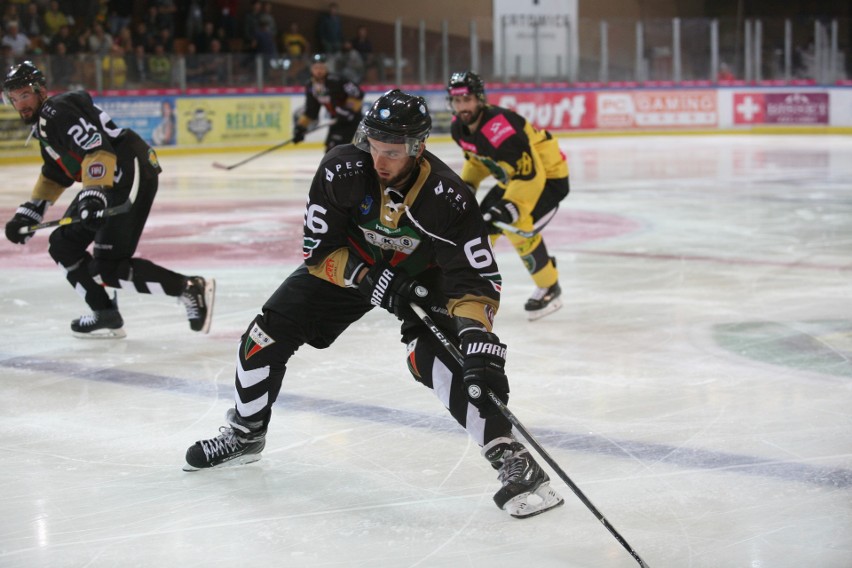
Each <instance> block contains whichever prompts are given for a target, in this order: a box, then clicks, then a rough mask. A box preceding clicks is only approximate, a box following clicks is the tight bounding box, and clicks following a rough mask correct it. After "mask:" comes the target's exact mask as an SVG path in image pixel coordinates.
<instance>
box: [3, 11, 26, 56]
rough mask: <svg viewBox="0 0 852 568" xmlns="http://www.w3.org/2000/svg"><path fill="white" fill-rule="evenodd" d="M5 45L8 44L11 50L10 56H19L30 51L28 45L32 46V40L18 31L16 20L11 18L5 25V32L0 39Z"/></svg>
mask: <svg viewBox="0 0 852 568" xmlns="http://www.w3.org/2000/svg"><path fill="white" fill-rule="evenodd" d="M0 43H2V44H3V45H5V46H8V47H9V49H10V50H11V53H12V57H15V58H21V57H23V56H24V55H26V54H27V53H29V52H30V47H32V42H31V41H30V38H28V37H27V34H25V33H23V32H22V31H20V29H19V28H18V22H16V21H14V20H12V21H10V22H9V23H8V24H7V25H6V34H5V35H4V36H3V39H2V40H0Z"/></svg>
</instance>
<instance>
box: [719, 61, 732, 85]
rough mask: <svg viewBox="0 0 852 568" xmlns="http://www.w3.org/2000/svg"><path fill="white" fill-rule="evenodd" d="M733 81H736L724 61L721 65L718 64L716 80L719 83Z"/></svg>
mask: <svg viewBox="0 0 852 568" xmlns="http://www.w3.org/2000/svg"><path fill="white" fill-rule="evenodd" d="M734 79H736V77H735V76H734V73H733V72H732V71H731V68H730V66H728V64H727V63H725V62H724V61H723V62H722V63H720V64H719V75H718V77H716V80H717V81H719V82H720V83H721V82H725V81H733V80H734Z"/></svg>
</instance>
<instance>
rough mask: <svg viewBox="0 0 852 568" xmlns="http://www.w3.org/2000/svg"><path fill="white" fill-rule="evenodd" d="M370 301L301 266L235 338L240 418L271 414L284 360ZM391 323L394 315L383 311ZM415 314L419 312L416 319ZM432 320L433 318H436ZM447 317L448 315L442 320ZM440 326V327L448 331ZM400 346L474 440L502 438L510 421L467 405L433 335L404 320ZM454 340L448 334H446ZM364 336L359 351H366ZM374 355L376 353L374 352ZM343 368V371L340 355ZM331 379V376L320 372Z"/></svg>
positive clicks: (265, 418)
mask: <svg viewBox="0 0 852 568" xmlns="http://www.w3.org/2000/svg"><path fill="white" fill-rule="evenodd" d="M371 309H372V306H371V305H370V304H369V302H367V300H366V299H364V297H363V296H362V295H361V294H360V292H358V291H357V290H355V289H350V288H341V287H340V286H337V285H334V284H331V283H329V282H326V281H324V280H321V279H319V278H317V277H315V276H312V275H311V274H310V273H309V272H308V270H307V268H306V267H305V266H301V267H299V268H298V269H297V270H296V271H295V272H293V273H292V274H291V275H290V276H289V277H288V278H287V279H286V280H285V281H284V282H283V283H282V284H281V286H280V287H279V288H278V290H277V291H276V292H275V293H274V294H273V295H272V296H271V297H270V298H269V300H267V302H266V303H265V304H264V306H263V313H262V315H258V316H257V317H256V318H255V319H254V321H252V322H251V324H250V325H249V327H248V329H247V330H246V332H245V334H244V335H243V336H242V339H241V340H240V346H239V353H238V356H237V368H236V377H235V390H236V392H235V402H236V409H237V412H238V413H239V415H240V416H242V417H243V418H244V419H246V420H247V421H250V422H255V421H262V422H263V425H264V429H265V428H266V426H268V424H269V421H270V419H271V413H272V405H273V404H274V403H275V399H276V398H277V397H278V393H279V391H280V390H281V383H282V381H283V379H284V373H285V371H286V368H287V362H288V360H289V359H290V357H291V356H292V355H293V354H294V353H295V352H296V350H297V349H299V347H301V346H302V345H304V344H308V345H310V346H312V347H314V348H317V349H324V348H327V347H329V346H331V344H332V343H333V342H334V341H335V339H337V337H338V336H339V335H340V334H341V333H343V331H344V330H345V329H346V328H347V327H349V325H350V324H352V323H354V322H355V321H357V320H358V319H360V318H361V317H362V316H363V315H364V314H366V313H367V312H368V311H370V310H371ZM383 316H384V317H386V318H387V320H388V324H389V325H390V324H391V323H392V321H393V320H392V319H391V318H393V316H391V315H390V314H383ZM415 317H416V316H415ZM436 319H437V318H436ZM446 319H447V321H448V322H449V318H446ZM436 323H438V325H441V323H444V325H443V326H442V327H444V328H445V330H450V329H452V328H451V327H450V326H447V325H446V323H447V322H437V321H436ZM403 328H405V329H406V331H405V333H404V336H405V343H407V345H408V366H409V369H410V370H411V372H412V375H413V376H414V378H415V379H416V380H417V381H419V382H420V383H422V384H424V385H426V386H427V387H429V388H431V389H432V390H433V392H434V393H435V395H436V396H437V397H438V399H439V400H440V401H441V403H442V404H443V405H444V407H445V408H447V409H448V410H449V411H450V414H452V416H453V418H455V419H456V421H457V422H458V423H459V424H460V425H461V426H462V427H463V428H464V429H465V430H467V432H468V434H469V435H470V436H471V438H472V439H473V440H474V441H475V442H476V443H477V444H479V445H484V444H485V443H488V442H490V441H491V440H492V439H494V438H497V437H500V436H507V435H509V433H510V432H511V424H510V423H509V422H508V420H506V418H505V417H503V416H502V415H497V416H489V417H488V418H487V419H483V418H481V417H480V416H479V411H478V410H477V409H476V407H474V406H473V405H471V404H469V403H468V399H467V395H466V394H465V390H464V385H463V381H462V373H461V367H460V366H459V365H458V363H456V362H455V360H454V359H453V358H452V357H451V356H450V355H449V354H448V353H447V352H446V350H445V349H444V348H443V347H442V346H441V345H440V344H439V343H438V342H437V340H436V339H435V338H434V337H433V335H432V333H431V331H429V329H427V328H426V326H425V325H423V324H422V322H419V321H418V322H414V321H406V322H404V324H403ZM448 335H449V336H450V337H454V334H453V333H448ZM371 348H372V347H371V345H370V337H364V349H365V350H369V349H371ZM377 356H381V355H380V354H377ZM340 372H341V373H346V372H349V371H348V370H347V366H346V361H345V359H343V358H341V364H340ZM318 380H328V381H330V385H331V384H333V383H332V381H334V378H333V377H320V378H318Z"/></svg>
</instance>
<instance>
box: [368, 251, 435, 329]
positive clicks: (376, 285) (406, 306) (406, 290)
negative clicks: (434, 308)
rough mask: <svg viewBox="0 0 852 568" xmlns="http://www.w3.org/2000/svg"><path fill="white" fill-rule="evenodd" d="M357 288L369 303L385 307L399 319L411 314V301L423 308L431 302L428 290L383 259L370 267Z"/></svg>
mask: <svg viewBox="0 0 852 568" xmlns="http://www.w3.org/2000/svg"><path fill="white" fill-rule="evenodd" d="M358 290H359V291H360V292H361V293H362V294H363V295H364V296H366V297H367V298H368V299H369V300H370V303H371V304H373V305H374V306H379V307H381V308H384V309H386V310H387V311H389V312H390V313H392V314H393V315H395V316H396V317H398V318H399V319H404V318H405V316H407V315H410V314H411V306H410V304H411V302H414V303H416V304H417V305H419V306H423V307H424V308H426V307H428V306H429V305H430V303H431V300H430V298H429V290H427V289H426V288H425V287H424V286H421V285H420V284H418V283H417V281H416V280H414V279H413V278H411V277H409V276H408V275H407V274H405V273H404V272H402V271H400V270H395V269H394V268H393V267H392V266H391V265H390V264H388V263H387V262H384V261H380V262H377V263H376V264H374V265H373V266H371V267H370V270H369V271H367V274H366V275H365V276H364V279H363V280H361V282H360V283H359V284H358Z"/></svg>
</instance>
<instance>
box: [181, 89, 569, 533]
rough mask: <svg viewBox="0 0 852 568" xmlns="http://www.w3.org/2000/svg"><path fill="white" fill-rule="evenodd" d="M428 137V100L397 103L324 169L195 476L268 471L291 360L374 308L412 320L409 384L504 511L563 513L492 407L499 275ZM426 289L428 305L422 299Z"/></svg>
mask: <svg viewBox="0 0 852 568" xmlns="http://www.w3.org/2000/svg"><path fill="white" fill-rule="evenodd" d="M431 124H432V121H431V118H430V116H429V112H428V110H427V108H426V103H425V101H424V100H423V99H422V98H421V97H416V96H413V95H409V94H407V93H403V92H401V91H399V90H393V91H388V92H387V93H385V94H384V95H383V96H381V97H380V98H379V99H378V100H377V101H376V102H375V104H374V105H373V106H372V108H371V109H370V110H369V112H367V114H366V115H365V117H364V119H363V120H362V121H361V123H360V126H359V128H358V132H357V134H356V136H355V139H354V143H353V144H344V145H340V146H337V147H335V148H333V149H332V150H331V151H330V152H328V153H327V154H326V155H325V156H324V158H323V159H322V161H321V163H320V166H319V169H318V170H317V172H316V175H315V176H314V179H313V182H312V184H311V188H310V192H309V196H308V204H307V209H306V212H305V228H304V241H303V256H304V260H305V262H304V264H303V265H301V266H300V267H299V268H297V269H296V271H295V272H293V273H292V274H291V275H290V276H289V277H288V278H287V279H286V280H285V281H284V283H283V284H281V286H280V287H279V288H278V290H277V291H276V292H275V293H274V294H273V295H272V296H271V297H270V298H269V299H268V300H267V301H266V303H265V304H264V306H263V311H262V314H260V315H258V316H257V317H256V318H255V319H254V321H252V322H251V324H249V326H248V329H247V330H246V332H245V334H244V335H243V337H242V340H241V342H240V347H239V353H238V364H237V369H236V380H235V382H236V404H235V406H234V407H233V408H230V409H229V410H228V412H227V415H226V421H227V426H224V427H222V428H221V429H220V431H221V434H220V435H219V436H217V437H215V438H212V439H208V440H201V441H199V442H196V443H195V445H193V446H191V447H190V448H189V449H188V450H187V452H186V462H187V463H186V465H185V466H184V469H185V470H187V471H194V470H198V469H203V468H210V467H217V466H227V465H236V464H245V463H250V462H253V461H256V460H259V459H260V455H261V451H262V450H263V448H264V445H265V437H266V434H267V428H268V427H269V423H270V419H271V417H272V405H273V403H274V402H275V399H276V397H277V396H278V393H279V391H280V389H281V384H282V381H283V378H284V373H285V370H286V366H287V362H288V360H289V359H290V357H291V356H292V355H293V354H294V353H295V352H296V350H297V349H299V348H300V347H301V346H302V345H304V344H308V345H310V346H312V347H315V348H317V349H323V348H326V347H328V346H330V345H331V344H332V343H333V342H334V341H335V339H336V338H337V337H338V336H339V335H340V334H341V333H343V331H344V330H345V329H346V328H347V327H349V325H351V324H352V323H353V322H355V321H357V320H358V319H360V318H361V317H362V316H363V315H364V314H366V313H367V312H368V311H370V310H371V309H372V308H373V307H374V306H378V307H381V308H384V309H386V310H388V311H389V312H391V313H392V314H394V315H395V316H397V318H398V319H400V320H401V321H402V324H401V330H400V333H401V336H402V342H403V343H405V344H406V345H407V346H408V348H407V353H408V358H407V361H408V367H409V370H410V371H411V374H412V375H413V376H414V378H415V379H416V380H417V381H419V382H420V383H422V384H423V385H425V386H427V387H429V388H431V389H432V390H433V391H434V393H435V395H436V396H438V398H439V400H440V401H441V403H442V404H443V405H444V406H445V407H446V408H447V409H448V410H449V412H450V414H451V415H452V416H453V418H455V419H456V421H457V422H458V423H459V424H460V425H461V426H462V427H463V428H465V429H466V430H467V432H468V434H469V435H470V436H471V438H472V439H473V440H474V441H475V442H476V443H477V444H479V445H480V446H482V453H483V455H484V456H485V457H486V458H487V459H488V460H489V461H490V462H491V464H492V465H493V466H494V468H495V469H496V470H498V472H499V476H498V477H499V479H500V481H501V483H502V487H501V489H500V490H499V491H498V492H497V493H496V495H495V496H494V500H495V502H496V503H497V505H498V506H499V507H500V508H502V509H504V510H506V511H508V512H509V513H510V514H511V515H513V516H517V517H525V516H530V515H534V514H536V513H540V512H543V511H545V510H547V509H550V508H552V507H555V506H557V505H560V504H562V502H563V501H562V498H561V497H560V496H559V495H558V494H557V493H556V491H554V490H553V489H552V488H551V487H550V484H549V479H548V476H547V474H546V473H545V472H544V471H543V470H542V469H541V467H539V465H538V464H537V463H536V461H535V460H534V459H533V457H532V456H531V455H530V454H529V452H528V451H527V449H526V448H525V447H524V446H523V445H522V444H521V443H520V442H518V441H516V440H515V439H514V437H513V435H512V426H511V424H510V423H509V421H508V420H507V419H506V418H505V417H504V416H503V415H502V414H501V413H500V412H498V410H497V409H496V407H494V405H493V404H492V403H491V402H490V401H488V400H487V398H486V396H485V395H484V394H483V391H484V390H485V389H484V388H483V387H487V388H489V389H491V390H492V391H493V392H494V393H495V394H496V395H497V396H498V397H500V399H501V400H503V401H508V399H509V383H508V379H507V378H506V374H505V372H504V362H505V352H506V346H505V345H504V344H503V343H501V342H500V340H499V339H498V337H497V336H496V335H495V334H494V333H493V332H492V331H491V330H492V323H493V318H494V314H495V312H496V310H497V307H498V305H499V300H500V274H499V272H498V269H497V265H496V263H495V260H494V254H493V252H492V250H491V244H490V242H489V238H488V231H487V230H486V226H485V223H484V222H483V221H482V217H481V215H480V212H479V208H478V207H477V203H476V200H475V198H474V196H473V194H472V193H471V191H470V189H469V188H468V187H467V186H466V185H465V184H464V183H463V182H462V181H461V179H459V177H458V176H457V175H456V174H455V173H454V172H453V171H452V170H451V169H450V168H449V167H448V166H446V165H445V164H444V163H443V162H441V161H440V160H439V159H438V158H437V157H435V155H433V154H432V153H430V152H429V151H427V150H426V145H425V140H426V138H427V137H428V135H429V132H430V129H431ZM424 289H425V290H428V293H427V294H425V295H422V294H418V293H417V292H418V291H419V292H421V293H423V292H424ZM412 302H416V303H417V304H418V305H422V306H423V307H424V309H426V310H428V311H429V313H430V315H431V316H432V318H433V319H434V320H435V321H436V322H437V324H438V325H439V326H440V327H441V329H442V330H443V331H444V333H445V334H446V335H447V336H448V337H451V338H453V339H454V340H456V341H457V342H458V343H460V345H461V349H462V353H464V354H465V356H464V363H463V365H459V364H458V363H457V362H456V360H455V359H454V358H453V357H452V356H451V355H450V354H449V353H447V351H446V350H445V349H444V347H443V346H442V345H441V344H440V343H439V342H438V341H437V340H436V339H435V337H434V335H433V334H432V333H431V332H430V330H429V329H427V328H426V326H425V325H424V324H423V322H422V321H421V320H420V319H419V318H418V317H417V316H416V314H415V313H414V312H413V310H412V309H411V303H412ZM391 321H392V320H390V319H388V323H390V322H391ZM468 387H479V388H468ZM477 410H478V411H477ZM533 495H534V496H533Z"/></svg>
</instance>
